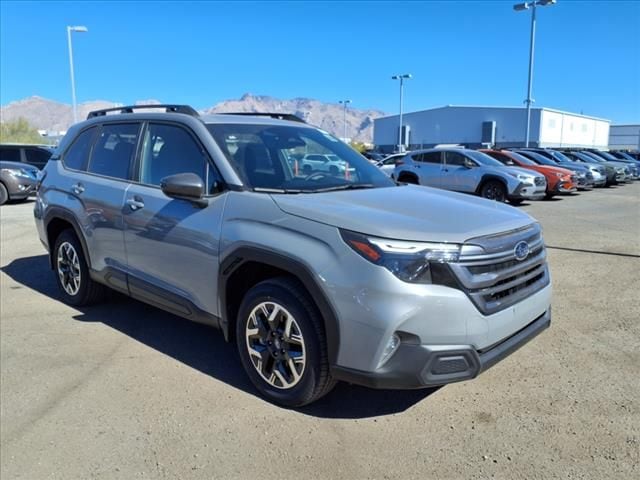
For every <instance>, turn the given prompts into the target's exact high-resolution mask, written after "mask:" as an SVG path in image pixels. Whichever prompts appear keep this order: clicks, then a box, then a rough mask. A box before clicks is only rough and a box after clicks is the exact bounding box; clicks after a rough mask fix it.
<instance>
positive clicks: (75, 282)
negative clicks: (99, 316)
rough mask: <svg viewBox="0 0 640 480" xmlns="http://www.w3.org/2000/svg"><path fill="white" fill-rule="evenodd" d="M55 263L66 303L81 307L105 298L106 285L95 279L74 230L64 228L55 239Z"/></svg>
mask: <svg viewBox="0 0 640 480" xmlns="http://www.w3.org/2000/svg"><path fill="white" fill-rule="evenodd" d="M53 263H54V270H55V274H56V280H57V283H58V288H59V289H60V294H61V295H62V298H63V300H64V302H65V303H67V304H69V305H73V306H75V307H80V306H84V305H91V304H93V303H97V302H99V301H100V300H102V299H103V298H104V294H105V292H106V287H104V286H103V285H101V284H99V283H97V282H95V281H93V280H92V279H91V277H90V276H89V267H88V265H87V261H86V259H85V257H84V252H83V251H82V245H81V244H80V241H79V240H78V237H77V236H76V234H75V232H74V231H73V230H70V229H69V230H64V231H63V232H62V233H61V234H60V235H58V238H57V239H56V241H55V246H54V249H53Z"/></svg>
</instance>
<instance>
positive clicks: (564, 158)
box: [549, 150, 571, 163]
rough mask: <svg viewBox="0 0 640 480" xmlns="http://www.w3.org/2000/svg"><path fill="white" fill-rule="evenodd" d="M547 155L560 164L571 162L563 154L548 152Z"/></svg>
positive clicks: (555, 151) (554, 151)
mask: <svg viewBox="0 0 640 480" xmlns="http://www.w3.org/2000/svg"><path fill="white" fill-rule="evenodd" d="M549 153H551V155H552V156H553V158H555V159H556V160H558V161H560V162H564V163H567V162H570V161H571V159H570V158H569V157H567V156H566V155H565V154H564V153H562V152H558V151H557V150H549Z"/></svg>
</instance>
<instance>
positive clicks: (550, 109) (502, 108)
mask: <svg viewBox="0 0 640 480" xmlns="http://www.w3.org/2000/svg"><path fill="white" fill-rule="evenodd" d="M444 108H491V109H496V110H506V109H510V110H516V109H517V110H525V109H526V107H515V106H496V105H442V106H440V107H432V108H425V109H423V110H416V111H415V112H405V113H403V116H407V115H413V114H416V113H422V112H431V111H433V110H442V109H444ZM531 110H540V111H542V110H546V111H548V112H555V113H562V114H565V115H573V116H576V117H582V118H590V119H592V120H599V121H602V122H609V123H611V120H608V119H606V118H601V117H594V116H592V115H584V114H581V113H574V112H567V111H566V110H558V109H556V108H549V107H531ZM397 116H399V114H397V113H396V114H393V115H386V116H384V117H378V118H375V119H374V121H375V120H379V119H382V118H392V117H397ZM620 126H622V125H620Z"/></svg>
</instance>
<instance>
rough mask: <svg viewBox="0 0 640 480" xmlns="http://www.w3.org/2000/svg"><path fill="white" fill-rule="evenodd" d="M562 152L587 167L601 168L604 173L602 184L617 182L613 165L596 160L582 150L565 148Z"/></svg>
mask: <svg viewBox="0 0 640 480" xmlns="http://www.w3.org/2000/svg"><path fill="white" fill-rule="evenodd" d="M563 153H564V155H565V156H566V157H568V158H569V159H571V161H573V162H578V163H581V164H583V165H585V166H587V167H588V168H593V167H596V168H600V169H603V170H604V175H605V182H604V185H603V186H605V187H608V186H610V185H615V184H616V183H618V181H617V180H616V177H617V175H618V172H617V170H616V167H615V166H613V165H609V164H608V163H607V162H598V161H597V160H595V159H594V158H592V157H591V156H589V155H585V154H584V153H582V152H578V151H569V150H566V151H564V152H563Z"/></svg>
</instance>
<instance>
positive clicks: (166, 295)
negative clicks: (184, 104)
mask: <svg viewBox="0 0 640 480" xmlns="http://www.w3.org/2000/svg"><path fill="white" fill-rule="evenodd" d="M138 164H139V166H138V168H137V170H138V171H137V176H136V178H137V180H138V182H136V183H134V184H133V185H131V187H130V188H129V190H128V191H127V195H126V198H125V201H124V210H123V211H124V219H125V247H126V250H127V260H128V271H129V289H130V290H131V293H132V295H134V296H136V297H138V298H141V299H142V300H145V301H149V302H150V303H155V304H158V305H159V306H161V307H163V308H165V309H168V310H170V311H173V312H174V313H176V314H179V315H182V316H184V317H187V318H191V319H193V320H199V321H205V322H207V321H208V320H207V318H206V315H209V316H211V315H213V316H219V311H218V295H217V279H218V263H219V243H220V230H221V222H222V213H223V208H224V202H225V196H226V195H225V194H224V193H222V194H220V193H216V191H215V188H216V185H217V184H219V183H220V182H219V180H220V177H219V176H218V173H217V172H216V170H215V167H214V166H213V163H212V162H211V160H210V159H209V157H208V155H207V153H206V152H205V150H204V149H203V147H202V145H201V144H200V143H199V142H198V141H197V139H196V138H195V137H194V136H193V134H192V133H191V132H190V131H188V130H187V129H186V128H184V127H182V126H179V125H177V124H170V123H149V124H148V125H147V127H146V128H145V130H144V133H143V141H142V148H141V154H140V160H139V162H138ZM177 173H195V174H197V175H199V176H200V178H202V179H203V181H204V182H205V185H207V196H206V197H207V201H208V206H202V205H196V204H194V203H192V202H190V201H188V200H182V199H175V198H169V197H167V196H166V195H165V194H164V193H163V192H162V190H161V189H160V182H161V180H162V179H163V178H165V177H167V176H169V175H174V174H177ZM203 314H205V317H203V316H202V315H203Z"/></svg>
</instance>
